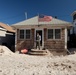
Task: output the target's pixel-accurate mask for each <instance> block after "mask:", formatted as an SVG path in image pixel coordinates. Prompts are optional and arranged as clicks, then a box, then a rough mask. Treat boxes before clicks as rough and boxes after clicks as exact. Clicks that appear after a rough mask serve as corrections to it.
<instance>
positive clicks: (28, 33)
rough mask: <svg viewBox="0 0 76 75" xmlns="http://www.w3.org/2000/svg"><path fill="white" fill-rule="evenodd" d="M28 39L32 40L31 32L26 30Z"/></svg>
mask: <svg viewBox="0 0 76 75" xmlns="http://www.w3.org/2000/svg"><path fill="white" fill-rule="evenodd" d="M26 39H30V30H26Z"/></svg>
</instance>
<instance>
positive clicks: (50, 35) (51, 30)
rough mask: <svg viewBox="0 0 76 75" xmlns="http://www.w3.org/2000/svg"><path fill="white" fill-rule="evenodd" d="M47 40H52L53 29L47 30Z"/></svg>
mask: <svg viewBox="0 0 76 75" xmlns="http://www.w3.org/2000/svg"><path fill="white" fill-rule="evenodd" d="M48 39H53V29H48Z"/></svg>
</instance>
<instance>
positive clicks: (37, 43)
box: [36, 41, 40, 50]
mask: <svg viewBox="0 0 76 75" xmlns="http://www.w3.org/2000/svg"><path fill="white" fill-rule="evenodd" d="M37 46H38V48H39V50H40V41H37V42H36V48H37Z"/></svg>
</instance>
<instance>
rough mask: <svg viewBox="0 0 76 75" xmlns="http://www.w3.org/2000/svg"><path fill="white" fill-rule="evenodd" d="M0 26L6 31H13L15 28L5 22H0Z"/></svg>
mask: <svg viewBox="0 0 76 75" xmlns="http://www.w3.org/2000/svg"><path fill="white" fill-rule="evenodd" d="M0 27H2V28H4V29H6V31H9V32H13V33H15V30H14V29H13V28H12V27H11V26H9V25H6V24H4V23H1V22H0Z"/></svg>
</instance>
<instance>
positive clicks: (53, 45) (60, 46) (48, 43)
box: [16, 28, 65, 51]
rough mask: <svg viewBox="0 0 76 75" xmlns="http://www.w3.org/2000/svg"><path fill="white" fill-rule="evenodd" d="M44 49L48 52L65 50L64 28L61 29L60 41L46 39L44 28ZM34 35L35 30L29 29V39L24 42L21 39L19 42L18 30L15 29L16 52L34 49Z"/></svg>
mask: <svg viewBox="0 0 76 75" xmlns="http://www.w3.org/2000/svg"><path fill="white" fill-rule="evenodd" d="M43 30H44V48H47V49H49V50H55V51H60V50H65V28H61V39H59V40H58V39H57V40H56V39H53V40H52V39H51V40H49V39H47V28H44V29H43ZM34 34H35V29H31V39H30V40H26V39H23V40H21V39H20V38H19V29H17V47H16V50H21V49H24V48H27V49H31V48H34V38H35V36H34Z"/></svg>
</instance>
